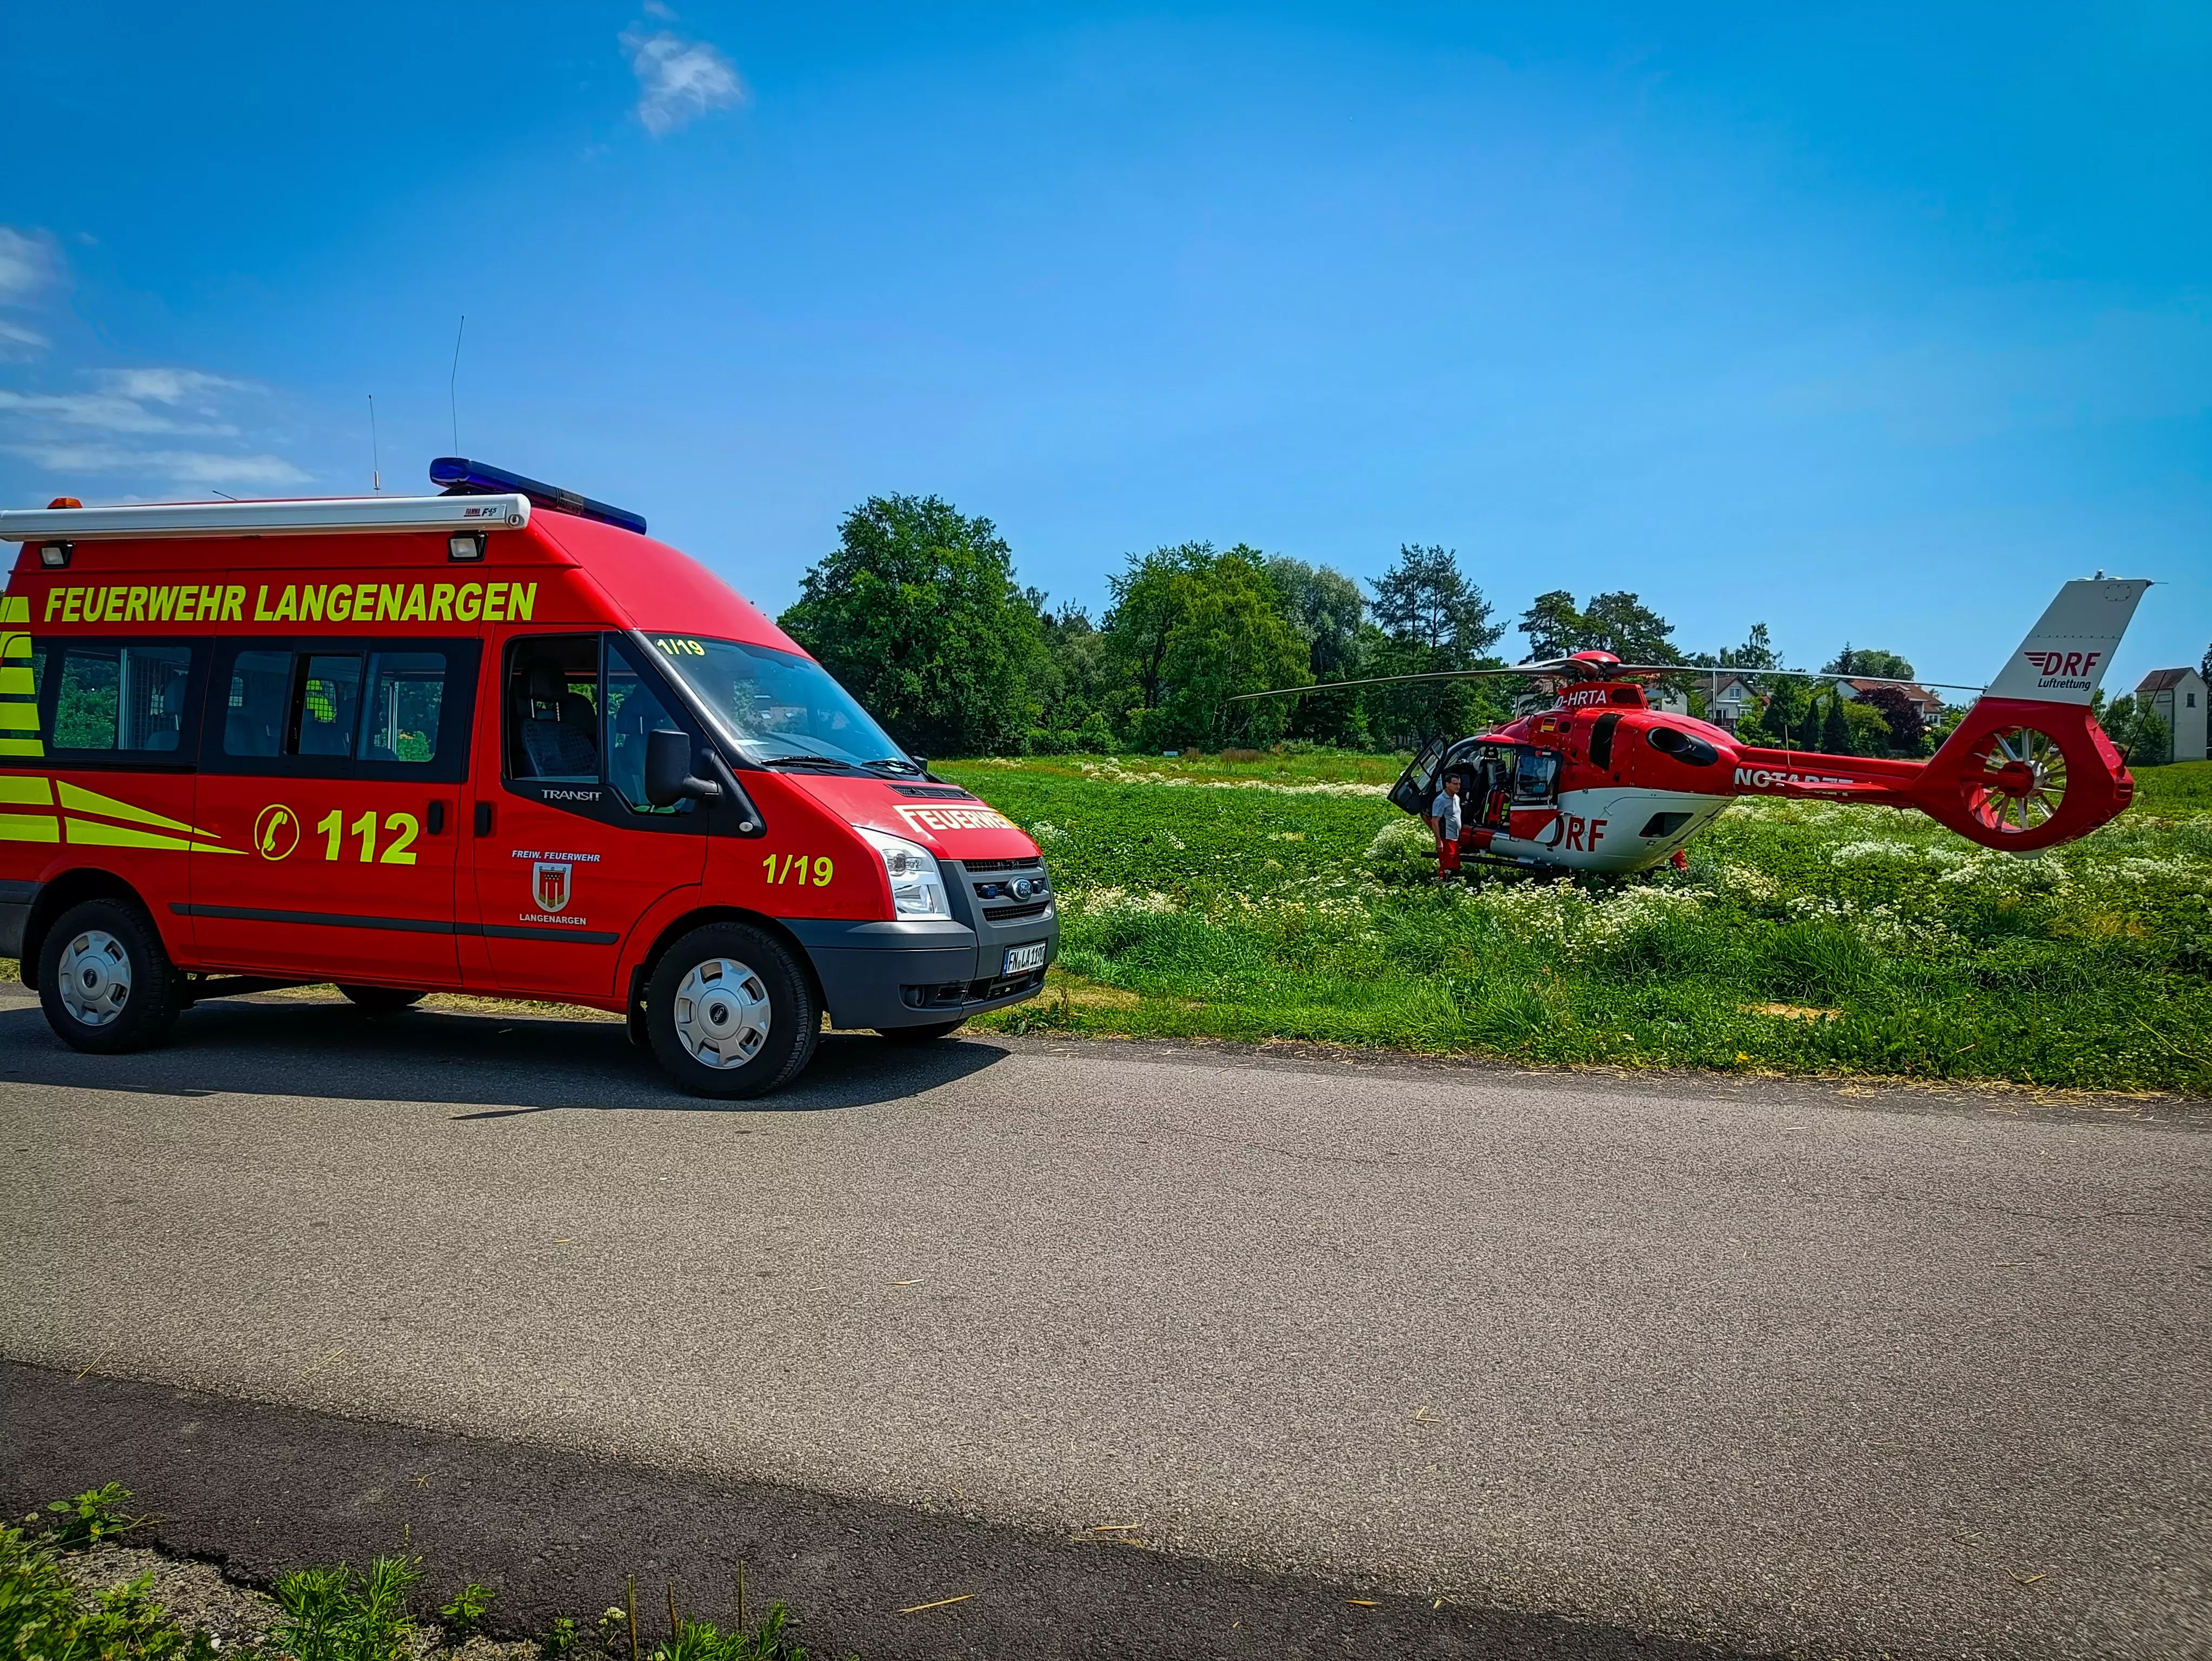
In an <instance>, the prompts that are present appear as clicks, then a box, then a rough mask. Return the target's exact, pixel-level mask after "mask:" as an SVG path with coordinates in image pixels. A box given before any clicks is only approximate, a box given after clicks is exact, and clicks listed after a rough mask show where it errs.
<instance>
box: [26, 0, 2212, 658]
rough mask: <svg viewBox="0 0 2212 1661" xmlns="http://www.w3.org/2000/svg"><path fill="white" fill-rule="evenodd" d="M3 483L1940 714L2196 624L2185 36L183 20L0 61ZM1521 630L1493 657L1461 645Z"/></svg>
mask: <svg viewBox="0 0 2212 1661" xmlns="http://www.w3.org/2000/svg"><path fill="white" fill-rule="evenodd" d="M0 56H4V58H5V59H6V61H8V62H9V64H10V70H11V73H10V100H9V102H10V110H9V121H8V123H7V124H6V130H5V136H4V137H0V146H4V150H0V156H4V164H0V226H5V227H6V228H7V229H5V230H4V231H0V501H5V502H9V503H10V504H21V503H34V502H43V501H44V500H45V499H46V497H48V496H51V495H53V494H54V493H56V492H58V491H64V490H66V491H68V492H70V494H74V495H76V496H82V497H83V498H84V499H85V500H87V501H95V500H111V501H112V500H125V499H131V498H148V497H151V498H157V499H159V498H170V497H177V496H204V495H205V494H206V493H207V492H208V491H209V490H211V489H220V490H228V491H230V492H232V493H234V494H240V495H250V494H266V495H277V494H337V493H345V492H351V491H354V490H362V489H365V488H366V487H367V486H368V483H369V468H370V459H371V454H370V433H369V429H368V419H367V416H368V405H367V399H368V395H369V394H371V393H374V397H375V400H376V410H377V417H378V433H377V439H378V444H379V448H380V454H381V460H382V467H383V482H384V484H385V488H386V489H387V490H394V489H398V490H416V489H422V488H427V487H426V486H425V484H424V474H423V470H424V467H425V465H426V464H427V463H428V459H429V458H430V457H431V456H433V455H436V454H442V453H447V451H449V450H450V449H451V447H452V446H453V424H452V417H451V415H450V414H449V410H448V377H449V374H450V372H451V368H452V362H453V341H454V332H455V326H456V323H457V320H458V319H459V317H460V316H461V315H462V314H463V313H465V314H466V315H467V318H468V325H467V332H466V338H465V343H464V345H463V349H462V353H461V359H460V368H459V376H458V400H457V401H458V405H459V445H460V448H461V450H462V451H463V452H464V453H468V454H471V455H475V456H478V457H482V458H484V459H490V460H494V461H496V462H499V463H501V464H502V465H508V466H512V467H515V468H518V469H520V470H521V471H523V472H531V473H534V474H537V475H538V476H539V477H542V478H551V479H554V480H556V481H558V482H560V483H562V484H568V485H570V486H572V487H573V488H575V489H578V490H583V491H585V492H586V493H588V494H592V495H597V496H603V497H605V498H606V499H608V500H610V501H613V502H620V503H622V504H623V505H625V506H629V507H633V508H636V509H638V510H639V511H641V512H642V513H644V514H647V517H648V518H649V519H650V520H652V522H653V529H654V531H655V532H656V533H657V534H660V535H663V536H665V537H666V538H669V539H670V540H671V541H673V542H675V543H677V544H678V545H680V546H683V547H685V548H687V549H689V550H690V551H693V552H695V553H696V554H698V555H699V556H701V557H703V558H704V559H706V560H707V561H708V563H711V564H713V565H714V566H715V567H716V568H717V569H720V571H721V572H723V573H724V574H725V575H726V576H728V577H729V578H730V580H731V581H733V582H734V583H735V584H737V585H738V587H740V588H741V589H743V590H744V592H745V593H748V594H749V595H750V596H751V597H752V598H754V599H757V600H758V601H760V602H761V603H763V604H764V605H767V606H769V608H771V609H776V608H780V607H781V605H784V604H786V603H787V602H788V601H789V599H791V598H792V597H793V594H794V593H795V592H796V589H797V585H798V581H799V575H800V573H801V572H802V571H803V570H804V569H805V567H806V565H807V564H808V563H811V561H812V560H813V559H815V558H816V557H818V556H819V555H820V554H821V553H822V552H823V551H824V550H825V549H827V548H828V547H829V545H830V543H831V542H832V540H833V538H834V536H835V529H836V520H837V519H838V517H839V515H840V514H842V512H843V511H844V510H845V509H846V508H849V507H850V506H851V505H853V504H854V502H857V501H858V500H860V498H861V497H862V496H866V495H868V494H871V493H876V492H887V491H895V490H896V491H915V492H934V493H936V494H939V495H941V496H945V498H947V499H948V500H950V501H951V502H955V503H957V505H958V506H959V507H960V508H963V510H964V511H967V512H969V513H975V514H987V515H988V516H989V517H991V518H992V519H994V520H996V521H997V523H998V524H999V526H1000V528H1001V530H1002V531H1003V532H1005V533H1006V536H1007V538H1009V539H1010V540H1011V542H1012V545H1013V547H1014V550H1015V554H1016V557H1017V561H1018V567H1019V570H1020V573H1021V575H1022V576H1023V577H1024V580H1025V581H1030V582H1032V583H1035V584H1037V585H1039V586H1041V587H1044V588H1045V589H1047V590H1048V591H1049V592H1050V593H1053V594H1054V595H1055V596H1056V597H1066V598H1073V599H1078V600H1080V601H1083V602H1085V603H1086V604H1088V605H1091V607H1092V608H1093V610H1094V611H1096V610H1097V609H1098V608H1099V606H1100V605H1101V604H1102V603H1103V600H1104V599H1105V579H1106V576H1107V575H1108V574H1109V572H1110V571H1112V570H1114V569H1118V567H1119V565H1120V563H1121V557H1122V556H1123V555H1124V554H1125V553H1127V552H1128V551H1132V550H1139V549H1144V548H1149V547H1152V546H1154V545H1159V544H1163V543H1169V542H1180V541H1183V540H1187V539H1194V538H1203V539H1207V540H1211V541H1213V542H1216V543H1218V544H1227V543H1231V542H1236V541H1239V540H1242V541H1247V542H1250V543H1253V544H1255V545H1259V546H1261V547H1263V548H1265V549H1267V550H1269V551H1280V552H1285V553H1291V554H1295V555H1297V556H1299V557H1303V558H1306V559H1310V560H1316V561H1321V562H1324V563H1329V564H1333V565H1335V566H1337V567H1339V568H1340V569H1344V570H1346V571H1349V572H1351V573H1352V574H1354V575H1358V576H1362V577H1368V578H1371V577H1373V576H1374V575H1377V574H1379V573H1380V571H1381V570H1382V569H1383V568H1384V566H1385V565H1386V564H1387V563H1389V560H1390V558H1391V557H1392V556H1393V554H1394V553H1395V550H1396V548H1397V546H1398V545H1399V544H1400V543H1401V542H1405V541H1418V542H1424V543H1429V542H1437V543H1443V544H1444V545H1448V546H1451V547H1454V548H1455V549H1456V550H1457V551H1459V554H1460V557H1461V560H1462V564H1463V565H1464V566H1465V567H1466V568H1467V569H1468V571H1469V572H1470V573H1471V574H1472V575H1474V577H1475V578H1476V580H1477V581H1480V583H1481V585H1482V586H1483V587H1484V589H1485V590H1486V593H1489V594H1490V595H1491V596H1492V599H1493V600H1494V601H1495V602H1496V603H1497V604H1498V607H1499V609H1500V610H1501V611H1506V612H1517V611H1519V610H1520V609H1521V608H1522V607H1523V606H1525V605H1527V603H1528V599H1529V598H1530V597H1531V596H1532V595H1533V594H1534V593H1538V592H1540V591H1542V590H1545V589H1549V588H1555V587H1567V588H1571V589H1573V590H1574V591H1576V592H1577V593H1579V594H1582V595H1583V596H1585V597H1587V595H1589V593H1593V592H1595V591H1597V590H1600V589H1607V588H1615V587H1628V588H1633V589H1636V590H1638V592H1640V593H1642V594H1643V595H1644V598H1645V599H1647V600H1648V601H1649V602H1650V603H1652V604H1653V605H1656V606H1657V607H1658V608H1659V609H1660V610H1661V611H1662V612H1663V613H1664V614H1665V615H1667V616H1668V618H1671V619H1672V620H1674V623H1675V624H1677V630H1678V638H1679V639H1680V641H1681V642H1683V643H1684V644H1685V645H1686V646H1689V647H1692V648H1698V647H1720V646H1724V645H1728V644H1731V643H1733V642H1736V641H1739V640H1741V638H1742V636H1743V635H1744V633H1745V630H1746V629H1747V626H1748V625H1749V624H1751V623H1752V622H1753V620H1754V619H1764V620H1765V621H1766V622H1768V623H1769V624H1770V625H1771V628H1772V630H1773V631H1774V634H1775V636H1776V638H1777V639H1778V641H1779V642H1781V643H1782V645H1783V646H1784V648H1785V650H1786V651H1787V652H1788V653H1789V654H1790V657H1791V658H1792V660H1795V661H1800V662H1816V661H1818V660H1822V659H1824V658H1825V657H1826V656H1827V655H1828V654H1831V653H1832V651H1833V650H1834V649H1835V648H1836V647H1837V646H1838V644H1839V643H1840V642H1843V641H1844V639H1846V638H1849V639H1850V640H1853V641H1855V642H1858V643H1860V644H1879V645H1884V646H1887V647H1890V648H1893V649H1896V650H1899V651H1902V652H1904V653H1905V654H1906V655H1907V656H1909V657H1911V659H1912V660H1913V661H1914V662H1915V663H1916V664H1917V665H1918V666H1919V667H1920V669H1921V670H1922V672H1923V673H1926V674H1929V675H1930V676H1933V677H1937V678H1948V679H1966V680H1975V681H1978V680H1981V679H1984V678H1986V677H1987V676H1988V675H1989V674H1990V673H1992V672H1994V671H1995V669H1996V665H1997V662H1998V660H1999V659H2000V658H2001V657H2002V654H2004V653H2006V652H2007V651H2008V650H2009V649H2010V648H2011V647H2012V646H2013V644H2014V643H2015V642H2016V641H2017V640H2018V638H2019V637H2020V636H2021V634H2022V633H2023V632H2024V631H2025V630H2026V627H2027V624H2028V623H2029V622H2031V621H2032V620H2033V617H2034V615H2035V614H2036V612H2037V611H2039V609H2040V607H2041V606H2042V605H2043V604H2044V602H2045V600H2046V599H2048V598H2049V595H2050V594H2051V592H2052V591H2053V589H2054V588H2055V587H2056V585H2057V582H2058V581H2061V580H2063V578H2064V577H2067V576H2069V575H2087V573H2088V572H2089V571H2090V570H2091V569H2094V568H2098V567H2103V568H2106V569H2110V570H2112V571H2113V572H2114V573H2115V574H2124V575H2147V576H2151V577H2154V578H2158V579H2160V581H2161V582H2162V584H2163V585H2165V586H2161V587H2158V588H2154V589H2153V590H2152V592H2151V595H2150V597H2149V599H2147V600H2146V602H2145V605H2144V609H2143V611H2142V614H2141V615H2140V617H2139V618H2138V621H2137V623H2136V630H2135V632H2134V634H2133V635H2132V636H2130V642H2129V645H2128V647H2127V648H2126V650H2125V652H2124V655H2123V657H2122V659H2121V660H2120V662H2119V664H2118V666H2117V672H2116V675H2115V682H2116V683H2118V684H2123V685H2132V684H2133V682H2134V679H2135V678H2136V676H2137V675H2138V674H2139V673H2140V672H2142V670H2143V669H2145V668H2147V667H2149V666H2153V665H2154V664H2162V663H2172V662H2180V661H2189V662H2194V661H2195V660H2197V657H2198V655H2199V654H2201V653H2202V652H2203V649H2204V648H2205V646H2206V643H2207V642H2208V639H2212V215H2208V214H2207V212H2206V211H2205V209H2206V204H2207V203H2208V202H2212V99H2207V98H2206V97H2204V96H2203V87H2204V86H2205V85H2206V84H2207V83H2208V71H2212V11H2209V10H2208V9H2206V8H2204V7H2203V6H2202V5H2191V4H2170V5H2161V6H2148V7H2129V6H2124V5H2112V6H2105V7H2094V8H2089V7H2077V8H2073V9H2066V10H2038V9H2022V8H2019V7H1995V6H1988V7H1966V6H1959V7H1948V8H1931V7H1927V6H1924V5H1923V6H1914V7H1902V8H1897V9H1889V10H1882V9H1875V8H1869V7H1857V8H1848V9H1847V8H1840V7H1838V8H1834V9H1829V10H1827V11H1825V12H1820V13H1814V12H1810V11H1808V10H1805V9H1797V8H1756V9H1754V8H1743V9H1718V8H1707V9H1695V10H1686V11H1685V13H1684V15H1680V16H1669V15H1660V9H1652V8H1635V9H1630V8H1620V9H1610V10H1608V9H1604V8H1576V9H1565V8H1538V7H1527V8H1522V9H1504V8H1496V9H1477V8H1465V7H1461V8H1449V9H1442V8H1440V9H1415V8H1389V9H1386V8H1382V7H1374V6H1364V7H1342V8H1299V7H1290V6H1276V7H1270V8H1267V9H1198V8H1182V9H1175V10H1161V9H1109V8H1091V9H1077V8H1073V7H1068V8H1048V7H1012V6H1008V7H1001V8H980V7H973V8H971V7H953V8H946V9H925V8H913V7H901V8H885V9H866V8H860V7H854V8H846V9H828V8H776V9H769V8H764V7H745V6H737V5H713V4H702V3H690V0H686V3H684V4H682V5H681V6H678V7H675V8H674V9H671V7H670V6H668V5H664V4H660V3H658V0H654V3H650V4H635V3H628V0H625V3H622V4H611V5H586V4H565V3H543V4H537V5H531V6H521V5H514V6H510V7H503V8H492V7H479V8H467V9H465V8H457V7H453V6H450V5H444V6H435V7H433V6H428V5H416V6H410V5H405V4H386V5H381V6H378V7H374V8H313V7H297V6H288V7H284V8H281V9H279V8H267V9H263V8H252V7H240V8H234V9H222V10H221V11H220V12H218V13H209V12H205V11H198V12H195V11H193V10H192V9H179V8H176V7H173V6H158V7H157V6H153V5H137V4H132V5H118V4H107V3H100V0H90V3H82V0H81V3H79V4H76V5H74V6H71V7H69V8H58V7H46V8H34V7H28V6H23V7H14V8H9V10H8V15H7V17H6V18H5V20H4V21H0ZM1507 644H1508V646H1509V647H1510V648H1517V647H1518V645H1519V644H1520V642H1519V640H1518V637H1517V636H1515V637H1511V638H1510V639H1509V641H1508V642H1507Z"/></svg>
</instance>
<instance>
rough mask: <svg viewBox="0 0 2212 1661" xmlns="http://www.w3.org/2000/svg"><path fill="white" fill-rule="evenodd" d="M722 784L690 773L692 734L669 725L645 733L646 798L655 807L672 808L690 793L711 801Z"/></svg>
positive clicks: (720, 789)
mask: <svg viewBox="0 0 2212 1661" xmlns="http://www.w3.org/2000/svg"><path fill="white" fill-rule="evenodd" d="M720 794H722V787H721V786H720V785H719V784H717V783H715V782H714V780H712V779H702V778H696V777H694V776H692V772H691V735H690V733H678V732H676V731H673V730H672V729H671V728H669V727H662V728H660V729H659V731H658V732H653V733H647V734H646V735H645V799H646V800H647V801H649V802H651V803H652V804H653V806H655V807H673V806H676V804H677V803H678V802H679V801H682V800H684V798H686V797H687V796H696V797H697V798H699V799H700V800H702V801H712V800H714V799H715V798H716V797H718V796H720Z"/></svg>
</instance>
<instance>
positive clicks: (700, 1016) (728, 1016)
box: [675, 958, 769, 1068]
mask: <svg viewBox="0 0 2212 1661" xmlns="http://www.w3.org/2000/svg"><path fill="white" fill-rule="evenodd" d="M675 1017H676V1037H677V1040H678V1043H682V1044H683V1046H684V1053H685V1054H687V1055H689V1056H690V1057H691V1058H692V1059H693V1060H694V1061H696V1062H703V1063H704V1064H705V1065H707V1066H708V1067H714V1068H732V1067H743V1066H744V1064H745V1063H746V1062H749V1061H750V1060H752V1058H753V1057H754V1056H757V1055H759V1054H760V1052H761V1047H762V1046H763V1044H765V1043H768V1033H769V997H768V987H767V986H766V984H765V983H763V981H762V980H761V977H759V976H758V975H756V974H755V973H753V971H752V970H751V968H750V966H749V965H747V964H741V963H738V962H737V961H735V960H734V959H732V958H708V959H706V961H704V962H703V963H697V964H693V965H692V966H691V969H690V971H689V972H688V973H687V974H686V975H685V976H684V983H683V984H682V985H680V986H678V988H677V989H676V1009H675Z"/></svg>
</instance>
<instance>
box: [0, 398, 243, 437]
mask: <svg viewBox="0 0 2212 1661" xmlns="http://www.w3.org/2000/svg"><path fill="white" fill-rule="evenodd" d="M0 411H6V412H7V413H9V414H11V415H16V416H21V417H26V418H27V419H30V420H33V421H39V420H44V421H49V422H58V423H60V424H62V425H63V426H65V427H89V428H91V429H94V431H96V432H102V433H191V434H194V435H198V436H202V437H207V438H235V437H237V436H238V429H237V427H235V426H234V425H233V424H232V423H229V422H227V421H224V422H204V421H179V420H178V419H176V418H175V417H172V416H167V415H164V414H162V413H161V412H160V411H155V410H149V409H148V408H147V407H146V406H145V405H143V404H142V403H140V402H139V401H138V400H137V399H132V398H118V396H116V395H115V394H114V393H112V392H10V391H9V390H8V389H7V388H5V387H0Z"/></svg>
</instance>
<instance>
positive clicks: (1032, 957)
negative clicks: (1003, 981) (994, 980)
mask: <svg viewBox="0 0 2212 1661" xmlns="http://www.w3.org/2000/svg"><path fill="white" fill-rule="evenodd" d="M1043 967H1044V942H1043V941H1042V940H1031V941H1030V943H1029V944H1028V945H1027V946H1008V947H1007V948H1006V967H1005V968H1004V969H1002V970H1000V971H999V972H1000V974H1001V975H1026V974H1028V973H1029V972H1030V970H1032V969H1042V968H1043Z"/></svg>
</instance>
